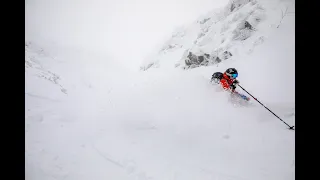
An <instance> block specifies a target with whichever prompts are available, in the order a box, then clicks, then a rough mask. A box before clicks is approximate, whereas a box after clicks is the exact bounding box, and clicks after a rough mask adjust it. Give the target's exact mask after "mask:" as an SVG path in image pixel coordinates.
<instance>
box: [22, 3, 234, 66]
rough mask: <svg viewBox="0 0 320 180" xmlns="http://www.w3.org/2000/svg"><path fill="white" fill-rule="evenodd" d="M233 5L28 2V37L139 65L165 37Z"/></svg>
mask: <svg viewBox="0 0 320 180" xmlns="http://www.w3.org/2000/svg"><path fill="white" fill-rule="evenodd" d="M227 2H228V0H51V1H50V0H26V37H27V38H30V37H31V36H30V35H33V36H34V37H37V39H38V40H39V38H46V39H47V40H50V41H52V40H53V41H54V42H56V43H57V44H62V45H71V46H76V47H79V48H85V49H90V50H95V51H97V52H100V53H105V54H106V55H109V56H110V55H111V56H113V57H115V58H116V59H117V60H118V61H121V62H122V63H125V64H127V65H135V66H139V63H140V62H141V61H142V60H143V58H144V57H145V56H146V55H147V54H148V53H150V52H151V51H153V50H155V47H156V46H157V45H158V44H159V43H160V42H163V41H164V40H165V39H164V38H165V37H167V36H168V35H170V34H171V33H172V32H173V30H174V29H175V28H176V27H178V26H180V25H183V24H186V23H191V22H192V21H194V20H195V19H196V18H198V17H199V16H200V15H202V14H205V13H207V12H208V11H210V10H212V9H215V8H219V7H223V6H225V5H226V4H227Z"/></svg>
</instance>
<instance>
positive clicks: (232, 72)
mask: <svg viewBox="0 0 320 180" xmlns="http://www.w3.org/2000/svg"><path fill="white" fill-rule="evenodd" d="M225 74H226V75H227V76H228V77H229V78H231V79H235V78H237V77H238V71H237V70H236V69H235V68H229V69H227V70H226V72H225Z"/></svg>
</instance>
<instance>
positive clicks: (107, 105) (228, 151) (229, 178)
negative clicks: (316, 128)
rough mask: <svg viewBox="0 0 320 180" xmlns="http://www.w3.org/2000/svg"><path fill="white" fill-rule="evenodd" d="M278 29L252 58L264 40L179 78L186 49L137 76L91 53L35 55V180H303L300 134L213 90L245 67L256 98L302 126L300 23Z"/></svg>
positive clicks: (30, 162)
mask: <svg viewBox="0 0 320 180" xmlns="http://www.w3.org/2000/svg"><path fill="white" fill-rule="evenodd" d="M264 2H265V7H266V6H268V5H269V6H272V7H275V5H284V4H283V1H281V2H280V1H279V4H277V3H278V1H273V2H272V3H269V4H268V3H267V1H264ZM290 3H291V1H288V4H290ZM250 7H252V6H251V5H250ZM279 7H280V6H279ZM281 7H282V6H281ZM284 7H285V6H284ZM289 7H290V11H294V8H293V7H294V6H289ZM241 8H246V5H243V6H242V7H241ZM241 8H240V7H239V10H238V11H240V9H241ZM266 9H267V8H266ZM278 10H279V9H277V8H276V9H275V10H274V11H275V12H277V13H280V14H281V11H278ZM235 12H236V11H235ZM209 14H210V13H209ZM273 16H274V17H278V14H274V15H273V13H269V14H268V16H266V19H268V18H270V19H272V18H271V17H273ZM278 20H279V19H277V21H276V19H274V21H272V22H273V23H274V24H275V28H270V29H268V28H267V27H268V24H270V23H271V22H269V23H268V24H264V25H263V23H262V22H261V24H260V25H261V26H263V27H265V28H262V27H261V26H260V27H259V31H257V32H255V33H257V34H258V33H261V34H259V35H257V34H256V35H257V36H256V37H260V35H263V36H264V37H265V39H264V40H263V43H261V44H259V45H257V46H254V49H253V50H252V51H251V52H250V53H249V54H247V52H248V50H249V49H250V48H252V47H253V44H251V43H253V42H255V39H251V40H250V39H247V40H246V41H244V42H243V44H244V45H243V46H242V45H241V44H242V43H241V42H237V43H234V44H235V45H233V46H232V48H233V49H234V50H233V51H231V50H230V49H232V48H230V49H229V50H230V52H232V54H234V55H233V56H232V58H229V59H228V60H225V61H222V62H220V63H218V64H215V65H212V66H200V67H197V68H192V69H189V70H187V71H186V70H183V69H181V68H174V64H175V63H176V61H177V57H179V55H182V54H183V52H184V50H181V48H180V50H174V51H173V52H169V51H168V52H167V53H166V54H161V55H159V56H158V57H157V58H158V60H159V61H158V62H157V63H158V68H149V69H148V70H147V71H141V72H131V71H127V70H126V69H125V68H123V67H121V65H119V64H117V63H116V61H115V60H114V61H112V60H110V59H108V58H104V57H101V56H98V55H95V54H90V53H87V52H85V51H84V50H83V51H81V50H80V51H74V50H70V49H64V51H63V50H61V49H58V48H57V47H53V46H52V47H51V48H49V49H47V48H43V53H40V52H41V50H40V52H39V49H40V48H38V47H31V46H30V45H28V46H29V47H27V48H26V51H27V52H26V73H25V75H26V120H25V123H26V128H25V131H26V132H25V136H26V146H25V155H26V159H25V161H26V179H27V180H29V179H30V180H31V179H32V180H51V179H59V180H60V179H61V180H62V179H63V180H87V179H95V180H100V179H101V180H103V179H117V180H129V179H130V180H132V179H136V180H151V179H152V180H163V179H175V180H194V179H201V180H212V179H219V180H257V179H259V180H270V179H272V180H283V179H286V180H294V179H295V151H294V149H295V141H294V140H295V131H291V130H288V129H287V127H286V125H285V124H283V123H282V122H281V121H280V120H278V119H277V118H276V117H275V116H274V115H272V114H271V113H270V112H269V111H267V110H266V109H265V108H264V107H262V106H261V105H260V104H258V103H257V102H255V101H254V100H253V99H252V101H251V102H250V103H243V102H242V103H241V101H240V102H239V101H238V99H235V98H233V97H232V96H230V94H228V93H227V92H224V91H223V90H222V89H221V88H220V87H219V86H217V85H214V84H211V83H210V78H211V75H212V74H213V73H214V72H217V71H220V72H223V71H225V70H226V69H227V68H228V67H235V68H236V69H237V70H238V71H239V78H238V79H239V81H240V84H241V85H242V86H243V87H244V88H245V89H246V90H248V91H249V92H250V93H252V94H253V95H254V96H255V97H256V98H258V99H259V100H260V101H261V102H262V103H263V104H265V105H266V106H267V107H268V108H270V109H271V110H272V111H273V112H274V113H276V114H277V115H278V116H280V117H281V118H283V120H284V121H286V122H287V123H288V124H290V125H295V99H294V95H295V82H294V77H295V71H294V69H295V64H294V59H295V56H294V51H295V45H294V42H295V39H294V37H295V36H294V26H295V21H294V16H287V17H286V18H284V19H283V20H282V22H281V25H280V26H279V28H276V27H277V25H278V23H279V22H278ZM265 22H266V21H265ZM271 24H272V23H271ZM256 28H257V27H256ZM194 31H195V32H197V31H198V30H194ZM263 33H265V34H263ZM195 34H197V33H195ZM251 37H254V36H251ZM251 37H250V38H251ZM261 41H262V40H261ZM249 42H250V43H249ZM27 44H28V43H27ZM182 45H184V44H182ZM208 46H209V45H208ZM177 48H179V46H177ZM173 49H174V48H173ZM177 52H179V53H177ZM31 56H32V57H33V59H36V61H34V60H33V61H31V60H30V59H32V58H30V57H31ZM34 62H37V63H38V64H37V65H35V64H32V68H34V69H32V68H31V67H30V63H34ZM155 64H156V63H155ZM40 67H42V68H40ZM49 71H50V72H52V73H49ZM42 73H43V74H45V75H44V77H47V79H45V78H44V77H38V76H37V75H39V74H42ZM53 74H55V75H53ZM56 76H57V77H59V79H57V82H58V84H56V83H54V80H53V81H50V78H51V79H54V78H53V77H56ZM59 85H61V86H62V87H63V88H65V89H66V92H67V93H64V92H63V91H61V86H59ZM237 90H239V92H241V93H244V92H243V91H242V90H241V89H237ZM27 93H29V94H32V95H33V96H31V95H28V94H27ZM39 97H45V98H39Z"/></svg>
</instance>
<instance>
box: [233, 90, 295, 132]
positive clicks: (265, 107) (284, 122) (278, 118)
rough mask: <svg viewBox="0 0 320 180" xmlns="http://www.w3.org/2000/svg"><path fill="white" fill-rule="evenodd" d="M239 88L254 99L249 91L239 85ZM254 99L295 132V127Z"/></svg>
mask: <svg viewBox="0 0 320 180" xmlns="http://www.w3.org/2000/svg"><path fill="white" fill-rule="evenodd" d="M238 86H239V87H240V88H241V89H242V90H244V91H245V92H246V93H248V94H249V95H250V96H251V97H253V96H252V95H251V94H250V93H249V92H248V91H247V90H245V89H244V88H243V87H241V86H240V85H239V84H238ZM253 99H255V100H256V101H257V102H258V103H260V104H261V105H262V106H263V107H265V108H266V109H267V110H268V111H270V112H271V113H272V114H273V115H274V116H276V117H277V118H278V119H280V121H282V122H283V123H285V124H286V125H287V126H288V127H289V129H291V130H294V129H293V127H294V126H290V125H289V124H287V123H286V122H284V121H283V120H282V119H281V118H280V117H279V116H277V115H276V114H275V113H274V112H272V111H271V110H270V109H269V108H267V107H266V106H265V105H263V104H262V103H261V102H260V101H259V100H258V99H257V98H255V97H253Z"/></svg>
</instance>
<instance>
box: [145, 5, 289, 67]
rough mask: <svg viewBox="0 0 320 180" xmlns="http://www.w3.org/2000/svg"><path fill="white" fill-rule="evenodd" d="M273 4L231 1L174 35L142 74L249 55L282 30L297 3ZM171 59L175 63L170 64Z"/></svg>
mask: <svg viewBox="0 0 320 180" xmlns="http://www.w3.org/2000/svg"><path fill="white" fill-rule="evenodd" d="M271 1H274V2H273V3H270V2H271ZM271 1H263V0H230V1H229V3H228V4H227V5H226V6H225V7H224V8H221V9H216V10H213V11H212V12H209V13H207V15H205V16H202V17H200V18H198V19H197V20H196V21H195V22H193V23H192V24H191V25H190V26H187V27H186V28H183V29H182V28H180V30H179V31H176V32H174V33H173V35H172V37H171V39H169V40H168V41H167V42H166V43H165V44H164V45H163V47H162V48H161V49H160V51H159V52H158V53H157V54H156V55H155V56H153V57H151V58H149V59H147V60H146V61H145V64H144V65H143V66H142V67H141V70H147V69H148V68H150V67H161V66H164V67H181V68H183V69H188V68H195V67H199V66H208V65H213V64H217V63H220V62H221V61H224V60H227V59H233V58H237V57H239V56H242V55H250V54H251V53H252V52H253V51H254V49H255V47H256V46H258V45H260V44H262V43H264V41H265V40H266V39H267V37H268V36H269V35H270V34H272V31H274V30H275V29H277V28H278V27H279V25H280V24H281V20H282V19H283V14H284V12H288V9H289V8H292V7H293V8H294V1H288V2H278V3H277V1H275V0H271ZM291 13H294V11H293V12H291ZM190 52H191V54H190ZM188 55H189V57H188ZM172 57H174V59H175V60H176V61H174V62H172V61H168V59H172ZM190 57H191V58H190Z"/></svg>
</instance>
